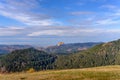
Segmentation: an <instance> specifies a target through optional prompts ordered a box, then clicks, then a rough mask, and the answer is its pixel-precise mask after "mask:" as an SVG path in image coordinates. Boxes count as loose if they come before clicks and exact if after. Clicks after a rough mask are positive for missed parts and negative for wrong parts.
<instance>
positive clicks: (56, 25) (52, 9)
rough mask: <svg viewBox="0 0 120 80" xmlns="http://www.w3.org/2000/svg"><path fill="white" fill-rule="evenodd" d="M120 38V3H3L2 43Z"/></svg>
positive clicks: (116, 0)
mask: <svg viewBox="0 0 120 80" xmlns="http://www.w3.org/2000/svg"><path fill="white" fill-rule="evenodd" d="M116 39H120V0H0V44H28V45H39V46H49V45H55V44H57V43H58V42H61V41H62V42H65V43H83V42H108V41H112V40H116Z"/></svg>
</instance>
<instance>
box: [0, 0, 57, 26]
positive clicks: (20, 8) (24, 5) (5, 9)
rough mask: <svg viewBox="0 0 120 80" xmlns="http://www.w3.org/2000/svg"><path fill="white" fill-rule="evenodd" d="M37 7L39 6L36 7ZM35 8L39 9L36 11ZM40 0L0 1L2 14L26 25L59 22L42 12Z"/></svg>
mask: <svg viewBox="0 0 120 80" xmlns="http://www.w3.org/2000/svg"><path fill="white" fill-rule="evenodd" d="M36 7H37V8H36ZM34 9H38V10H37V11H38V12H36V13H34V11H32V10H34ZM40 10H42V9H41V8H40V5H39V2H38V0H22V1H18V0H13V1H10V0H6V1H5V3H2V2H0V15H3V16H6V17H9V18H12V19H15V20H18V21H20V22H23V23H24V24H26V25H30V26H31V25H32V26H33V25H36V26H46V25H53V24H59V22H57V21H55V20H54V19H51V17H50V16H49V15H48V14H45V13H43V12H41V11H40Z"/></svg>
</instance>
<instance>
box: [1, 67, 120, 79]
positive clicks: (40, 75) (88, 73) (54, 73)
mask: <svg viewBox="0 0 120 80" xmlns="http://www.w3.org/2000/svg"><path fill="white" fill-rule="evenodd" d="M119 70H120V66H103V67H94V68H85V69H67V70H51V71H40V72H33V73H23V72H22V73H12V74H0V80H120V75H119V74H120V71H119Z"/></svg>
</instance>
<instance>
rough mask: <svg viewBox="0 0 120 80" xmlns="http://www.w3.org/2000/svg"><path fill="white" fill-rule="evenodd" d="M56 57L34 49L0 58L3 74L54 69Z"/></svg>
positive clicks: (18, 51) (19, 51)
mask: <svg viewBox="0 0 120 80" xmlns="http://www.w3.org/2000/svg"><path fill="white" fill-rule="evenodd" d="M55 59H56V56H54V55H51V54H47V53H45V52H44V51H38V50H36V49H34V48H29V49H24V50H16V51H13V52H11V53H10V54H7V55H2V56H1V58H0V70H1V72H16V71H18V72H19V71H26V70H29V69H30V68H34V69H35V70H46V69H52V68H53V66H52V64H53V63H54V61H55Z"/></svg>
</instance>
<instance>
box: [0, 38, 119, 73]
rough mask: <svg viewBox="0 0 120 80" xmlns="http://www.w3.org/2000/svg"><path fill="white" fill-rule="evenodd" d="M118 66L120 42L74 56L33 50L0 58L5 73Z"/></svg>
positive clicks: (0, 66) (97, 47)
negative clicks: (31, 69) (32, 69)
mask: <svg viewBox="0 0 120 80" xmlns="http://www.w3.org/2000/svg"><path fill="white" fill-rule="evenodd" d="M119 64H120V40H116V41H112V42H108V43H102V44H98V45H96V46H94V47H92V48H90V49H88V50H85V51H82V52H77V53H76V54H68V55H57V54H54V55H53V54H49V53H46V52H44V51H39V50H36V49H34V48H29V49H24V50H16V51H13V52H12V53H9V54H7V55H2V56H1V57H0V70H1V71H2V72H3V71H6V72H16V71H26V70H29V69H30V68H34V69H35V70H46V69H70V68H86V67H96V66H104V65H119Z"/></svg>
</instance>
